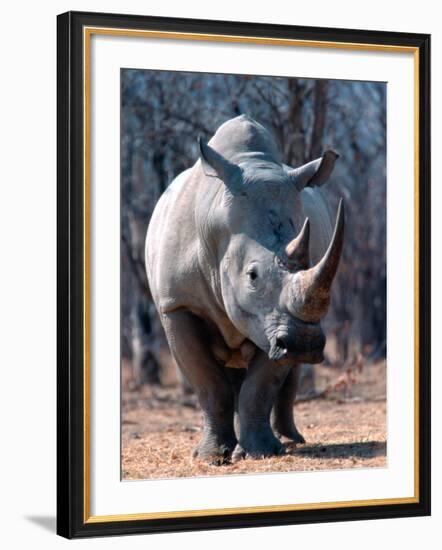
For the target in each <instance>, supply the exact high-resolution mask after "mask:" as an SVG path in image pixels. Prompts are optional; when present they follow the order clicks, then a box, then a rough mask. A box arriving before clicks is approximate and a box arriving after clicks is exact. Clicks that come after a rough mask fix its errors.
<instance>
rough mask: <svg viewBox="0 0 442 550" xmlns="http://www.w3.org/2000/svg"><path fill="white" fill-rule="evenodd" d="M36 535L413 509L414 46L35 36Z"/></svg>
mask: <svg viewBox="0 0 442 550" xmlns="http://www.w3.org/2000/svg"><path fill="white" fill-rule="evenodd" d="M57 71H58V103H57V112H58V123H57V135H58V168H57V178H58V202H57V209H58V227H57V230H58V245H57V247H58V248H57V253H58V289H57V296H58V383H57V388H58V422H57V426H58V470H57V485H58V508H57V518H58V519H57V522H58V528H57V529H58V534H60V535H62V536H64V537H67V538H74V537H91V536H103V535H122V534H130V533H153V532H167V531H181V530H183V531H184V530H196V529H221V528H238V527H248V526H250V527H252V526H253V527H256V526H266V525H283V524H295V523H306V522H325V521H343V520H356V519H358V520H361V519H373V518H390V517H403V516H419V515H428V514H430V122H429V120H430V118H429V114H430V37H429V35H424V34H411V33H393V32H377V31H366V30H364V31H362V30H348V29H328V28H313V27H295V26H278V25H268V24H256V23H253V24H252V23H238V22H220V21H204V20H193V19H171V18H159V17H144V16H143V17H142V16H130V15H113V14H97V13H80V12H69V13H65V14H62V15H60V16H59V17H58V57H57Z"/></svg>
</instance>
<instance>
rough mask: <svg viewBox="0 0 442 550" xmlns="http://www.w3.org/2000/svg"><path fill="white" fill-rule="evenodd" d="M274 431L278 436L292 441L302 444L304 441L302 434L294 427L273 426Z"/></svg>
mask: <svg viewBox="0 0 442 550" xmlns="http://www.w3.org/2000/svg"><path fill="white" fill-rule="evenodd" d="M275 432H276V434H277V435H278V437H281V438H285V439H289V440H290V441H292V442H293V443H297V444H302V443H305V439H304V436H303V435H302V434H301V433H299V432H298V430H297V429H296V427H293V428H289V429H284V428H281V429H279V428H275Z"/></svg>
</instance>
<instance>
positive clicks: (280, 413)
mask: <svg viewBox="0 0 442 550" xmlns="http://www.w3.org/2000/svg"><path fill="white" fill-rule="evenodd" d="M300 372H301V365H294V366H293V367H292V368H291V369H290V370H289V372H288V374H287V376H286V379H285V380H284V382H283V384H282V385H281V387H280V389H279V391H278V395H277V397H276V401H275V405H274V406H273V410H272V427H273V430H274V431H275V433H276V434H278V435H279V436H284V437H287V438H288V439H291V440H292V441H294V442H295V443H305V439H304V437H303V436H302V434H300V433H299V431H298V429H297V427H296V425H295V420H294V418H293V404H294V402H295V397H296V393H297V391H298V385H299V375H300Z"/></svg>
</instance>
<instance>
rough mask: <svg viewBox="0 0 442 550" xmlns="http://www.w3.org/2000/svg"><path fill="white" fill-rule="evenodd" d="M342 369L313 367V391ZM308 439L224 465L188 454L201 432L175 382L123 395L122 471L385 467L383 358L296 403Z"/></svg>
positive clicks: (163, 474)
mask: <svg viewBox="0 0 442 550" xmlns="http://www.w3.org/2000/svg"><path fill="white" fill-rule="evenodd" d="M341 374H342V373H340V372H338V371H337V370H336V369H329V368H324V367H316V378H317V385H318V390H322V389H323V388H325V387H327V386H330V384H332V383H333V380H335V379H337V378H338V377H339V376H340V375H341ZM295 417H296V420H297V425H298V428H299V429H300V431H301V433H302V434H303V435H304V437H305V439H306V441H307V443H306V444H304V445H297V446H295V445H293V444H291V443H287V444H286V454H285V455H283V456H280V457H272V458H268V459H260V460H252V459H246V460H241V461H239V462H236V463H234V464H229V465H224V466H213V465H208V464H206V463H204V462H202V461H198V460H194V459H192V458H191V453H192V449H193V448H194V447H195V446H196V444H197V443H198V441H199V439H200V437H201V413H200V411H199V408H198V407H197V405H196V402H195V399H194V398H193V397H192V396H190V397H189V396H185V397H183V396H182V394H181V391H180V390H179V389H178V388H176V387H169V388H153V387H149V386H143V387H141V388H138V389H132V390H131V391H129V390H128V389H126V391H125V392H124V394H123V425H122V477H123V479H147V478H170V477H192V476H206V475H231V474H240V473H249V474H250V473H261V472H266V473H270V472H289V471H300V470H302V471H308V470H329V469H348V468H367V467H384V466H386V401H385V363H379V364H376V365H371V366H366V367H365V368H364V369H363V370H362V372H360V373H358V374H357V375H356V380H355V383H354V384H353V385H352V386H351V387H350V388H344V389H340V390H339V391H335V392H331V393H330V394H328V396H327V398H326V399H325V398H321V399H314V400H311V401H304V402H300V403H297V404H296V406H295Z"/></svg>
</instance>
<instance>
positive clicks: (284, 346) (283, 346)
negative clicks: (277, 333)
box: [275, 337, 287, 355]
mask: <svg viewBox="0 0 442 550" xmlns="http://www.w3.org/2000/svg"><path fill="white" fill-rule="evenodd" d="M275 346H276V347H277V348H279V349H280V350H281V353H282V354H283V355H287V344H286V343H285V342H284V340H283V339H282V338H281V337H278V338H276V342H275Z"/></svg>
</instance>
